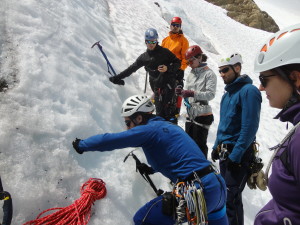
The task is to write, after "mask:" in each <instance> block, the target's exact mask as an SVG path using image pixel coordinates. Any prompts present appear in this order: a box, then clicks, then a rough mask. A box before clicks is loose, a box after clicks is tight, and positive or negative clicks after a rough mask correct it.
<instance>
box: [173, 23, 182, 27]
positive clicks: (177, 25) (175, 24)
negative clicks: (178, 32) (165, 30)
mask: <svg viewBox="0 0 300 225" xmlns="http://www.w3.org/2000/svg"><path fill="white" fill-rule="evenodd" d="M171 25H172V26H173V27H181V25H180V24H178V23H172V24H171Z"/></svg>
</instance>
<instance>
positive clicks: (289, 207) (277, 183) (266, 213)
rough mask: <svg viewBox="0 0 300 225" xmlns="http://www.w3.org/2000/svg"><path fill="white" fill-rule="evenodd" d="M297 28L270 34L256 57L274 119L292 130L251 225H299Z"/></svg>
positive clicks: (299, 54)
mask: <svg viewBox="0 0 300 225" xmlns="http://www.w3.org/2000/svg"><path fill="white" fill-rule="evenodd" d="M299 46H300V24H296V25H293V26H290V27H287V28H285V29H282V30H280V31H278V32H277V33H275V34H272V36H271V37H270V38H268V39H267V40H266V42H265V44H264V45H263V46H262V48H261V50H260V51H259V53H258V54H257V56H256V59H255V64H254V70H255V71H256V72H259V73H260V75H259V79H260V82H261V84H260V87H259V89H260V90H261V91H265V92H266V97H267V98H268V100H269V104H270V106H271V107H273V108H278V109H281V111H280V112H279V114H278V115H277V116H276V117H275V119H280V121H282V122H290V123H291V124H293V126H294V127H293V128H292V129H291V131H290V132H289V134H288V135H287V136H286V137H285V138H284V140H285V141H282V142H281V144H279V145H278V147H277V149H276V150H275V152H274V153H273V157H272V158H271V159H270V162H269V165H271V164H272V173H271V175H270V177H269V178H268V172H266V174H265V178H266V179H267V180H268V183H267V185H268V188H269V190H270V193H271V195H272V199H271V200H270V201H269V202H268V203H267V204H266V205H265V206H264V207H263V208H262V209H261V210H260V211H259V212H258V214H257V215H256V217H255V220H254V225H271V224H272V225H292V224H300V151H299V150H300V128H299V126H300V123H299V122H300V52H299Z"/></svg>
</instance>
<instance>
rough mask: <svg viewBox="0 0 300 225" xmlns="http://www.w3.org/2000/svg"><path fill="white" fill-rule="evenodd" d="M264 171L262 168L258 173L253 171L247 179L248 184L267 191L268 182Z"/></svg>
mask: <svg viewBox="0 0 300 225" xmlns="http://www.w3.org/2000/svg"><path fill="white" fill-rule="evenodd" d="M264 176H265V175H264V172H263V171H262V170H260V171H259V172H258V173H253V174H251V176H250V177H249V179H248V180H247V185H248V187H249V188H250V189H256V187H258V188H259V189H260V190H262V191H265V190H266V189H267V182H266V180H265V178H264Z"/></svg>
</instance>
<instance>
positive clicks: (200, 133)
mask: <svg viewBox="0 0 300 225" xmlns="http://www.w3.org/2000/svg"><path fill="white" fill-rule="evenodd" d="M213 121H214V116H213V115H208V116H198V117H196V118H195V122H197V123H199V124H204V125H207V126H209V125H211V124H212V122H213ZM185 132H186V133H188V135H189V136H190V137H191V138H192V139H193V140H194V141H195V142H196V143H197V145H198V146H199V148H200V149H201V151H202V152H203V154H204V155H205V158H206V159H207V152H208V147H207V144H206V143H207V136H208V129H207V128H205V127H202V126H200V125H197V124H196V123H193V122H186V123H185Z"/></svg>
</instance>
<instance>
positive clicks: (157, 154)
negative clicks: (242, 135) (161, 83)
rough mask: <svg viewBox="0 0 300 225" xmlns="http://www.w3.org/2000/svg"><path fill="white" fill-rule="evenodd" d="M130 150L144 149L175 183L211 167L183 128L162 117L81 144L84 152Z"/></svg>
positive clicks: (159, 168) (153, 163)
mask: <svg viewBox="0 0 300 225" xmlns="http://www.w3.org/2000/svg"><path fill="white" fill-rule="evenodd" d="M126 147H142V149H143V151H144V153H145V155H146V158H147V161H148V163H149V164H150V165H151V167H152V168H153V169H154V170H155V171H157V172H160V173H162V174H163V175H164V176H166V177H168V178H169V179H170V180H172V181H173V182H175V181H176V180H177V178H181V179H184V178H187V177H188V176H189V175H190V174H192V172H193V171H197V170H201V169H203V168H205V167H207V166H208V165H210V162H209V161H208V160H206V159H205V156H204V155H203V153H202V152H201V151H200V149H199V147H198V146H197V144H196V143H195V142H194V141H193V139H191V138H190V137H189V135H188V134H187V133H186V132H185V131H184V130H183V129H182V128H181V127H179V126H176V125H173V124H171V123H169V122H166V121H164V119H163V118H161V117H154V118H152V119H150V120H149V121H148V123H147V124H145V125H140V126H136V127H134V128H132V129H129V130H127V131H124V132H120V133H106V134H100V135H96V136H92V137H90V138H87V139H85V140H81V141H80V142H79V149H80V150H83V151H84V152H87V151H111V150H114V149H120V148H126Z"/></svg>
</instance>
